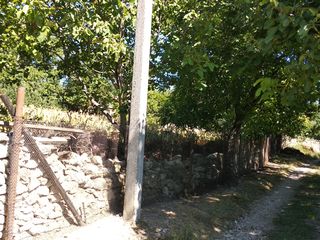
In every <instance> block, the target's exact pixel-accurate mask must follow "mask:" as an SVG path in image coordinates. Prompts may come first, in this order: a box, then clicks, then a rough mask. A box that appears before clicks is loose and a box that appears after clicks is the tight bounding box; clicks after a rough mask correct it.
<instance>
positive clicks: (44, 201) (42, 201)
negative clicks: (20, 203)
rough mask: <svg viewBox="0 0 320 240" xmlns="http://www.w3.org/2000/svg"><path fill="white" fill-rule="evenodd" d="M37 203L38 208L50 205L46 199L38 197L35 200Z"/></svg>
mask: <svg viewBox="0 0 320 240" xmlns="http://www.w3.org/2000/svg"><path fill="white" fill-rule="evenodd" d="M37 203H38V204H39V208H46V207H47V206H49V205H51V203H50V202H49V200H48V198H47V197H40V198H39V199H38V200H37Z"/></svg>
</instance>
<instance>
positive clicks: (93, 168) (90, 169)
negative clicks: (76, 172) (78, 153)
mask: <svg viewBox="0 0 320 240" xmlns="http://www.w3.org/2000/svg"><path fill="white" fill-rule="evenodd" d="M83 171H84V174H85V175H93V174H96V173H98V172H100V170H99V167H98V166H97V165H94V164H88V165H86V168H85V169H84V170H83Z"/></svg>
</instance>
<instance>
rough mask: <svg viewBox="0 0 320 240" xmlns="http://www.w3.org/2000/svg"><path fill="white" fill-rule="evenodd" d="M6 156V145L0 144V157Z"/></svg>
mask: <svg viewBox="0 0 320 240" xmlns="http://www.w3.org/2000/svg"><path fill="white" fill-rule="evenodd" d="M8 156H9V154H8V145H2V144H0V159H3V158H7V157H8Z"/></svg>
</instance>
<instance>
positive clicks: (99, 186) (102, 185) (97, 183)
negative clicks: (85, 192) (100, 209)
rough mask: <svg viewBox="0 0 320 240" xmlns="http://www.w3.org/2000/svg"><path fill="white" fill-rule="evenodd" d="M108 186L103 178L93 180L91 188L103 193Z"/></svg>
mask: <svg viewBox="0 0 320 240" xmlns="http://www.w3.org/2000/svg"><path fill="white" fill-rule="evenodd" d="M107 187H108V184H107V182H106V180H105V179H103V178H97V179H94V180H93V188H94V189H96V190H98V191H103V190H105V189H107Z"/></svg>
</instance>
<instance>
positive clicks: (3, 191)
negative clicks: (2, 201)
mask: <svg viewBox="0 0 320 240" xmlns="http://www.w3.org/2000/svg"><path fill="white" fill-rule="evenodd" d="M6 192H7V185H1V186H0V194H6Z"/></svg>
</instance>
